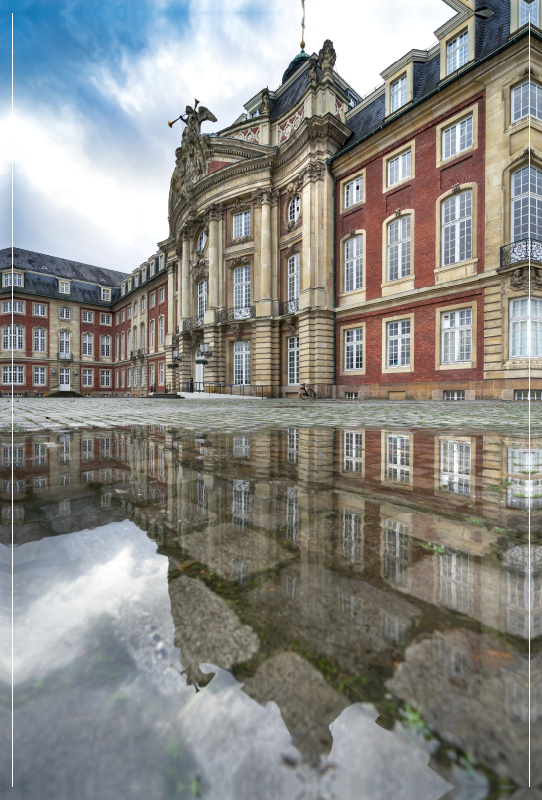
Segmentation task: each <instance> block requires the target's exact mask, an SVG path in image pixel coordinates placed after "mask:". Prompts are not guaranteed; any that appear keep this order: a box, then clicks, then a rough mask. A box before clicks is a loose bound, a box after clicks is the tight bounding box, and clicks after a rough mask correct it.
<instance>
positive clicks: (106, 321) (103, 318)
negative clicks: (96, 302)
mask: <svg viewBox="0 0 542 800" xmlns="http://www.w3.org/2000/svg"><path fill="white" fill-rule="evenodd" d="M100 322H101V324H102V325H111V314H100Z"/></svg>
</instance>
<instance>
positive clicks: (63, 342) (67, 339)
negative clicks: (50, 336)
mask: <svg viewBox="0 0 542 800" xmlns="http://www.w3.org/2000/svg"><path fill="white" fill-rule="evenodd" d="M58 352H59V353H60V354H61V355H63V356H64V355H65V356H69V355H70V354H71V333H70V332H69V331H59V334H58Z"/></svg>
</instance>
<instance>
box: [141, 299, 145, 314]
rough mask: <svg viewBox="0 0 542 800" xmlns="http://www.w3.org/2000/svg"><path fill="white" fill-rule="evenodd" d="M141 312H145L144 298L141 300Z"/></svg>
mask: <svg viewBox="0 0 542 800" xmlns="http://www.w3.org/2000/svg"><path fill="white" fill-rule="evenodd" d="M141 311H145V298H144V297H142V298H141Z"/></svg>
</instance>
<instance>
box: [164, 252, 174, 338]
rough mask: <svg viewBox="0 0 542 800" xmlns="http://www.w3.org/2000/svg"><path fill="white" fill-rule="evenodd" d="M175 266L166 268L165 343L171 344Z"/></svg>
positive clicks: (171, 265)
mask: <svg viewBox="0 0 542 800" xmlns="http://www.w3.org/2000/svg"><path fill="white" fill-rule="evenodd" d="M174 301H175V266H174V265H173V264H168V266H167V330H166V334H167V337H168V338H167V339H166V343H167V344H171V336H172V334H173V333H175V317H174V313H173V309H174V307H175V302H174Z"/></svg>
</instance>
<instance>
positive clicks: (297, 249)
mask: <svg viewBox="0 0 542 800" xmlns="http://www.w3.org/2000/svg"><path fill="white" fill-rule="evenodd" d="M300 250H301V243H300V242H294V244H291V245H290V247H289V248H288V250H287V251H286V258H289V257H290V256H293V255H294V253H299V252H300Z"/></svg>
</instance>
